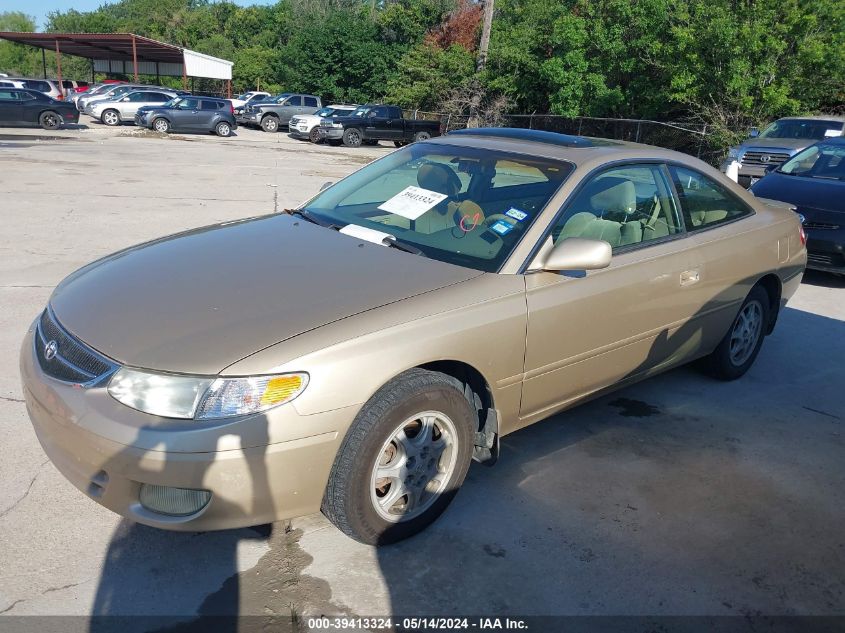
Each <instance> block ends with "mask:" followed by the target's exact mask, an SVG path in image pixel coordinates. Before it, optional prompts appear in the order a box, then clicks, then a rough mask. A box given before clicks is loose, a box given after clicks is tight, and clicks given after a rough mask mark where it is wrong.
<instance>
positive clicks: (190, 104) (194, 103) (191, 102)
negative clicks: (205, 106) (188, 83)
mask: <svg viewBox="0 0 845 633" xmlns="http://www.w3.org/2000/svg"><path fill="white" fill-rule="evenodd" d="M199 107H200V100H199V99H183V100H182V101H180V102H179V109H181V110H197V109H199Z"/></svg>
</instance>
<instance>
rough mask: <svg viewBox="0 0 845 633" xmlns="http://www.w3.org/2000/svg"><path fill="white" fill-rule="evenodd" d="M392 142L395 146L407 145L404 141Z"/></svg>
mask: <svg viewBox="0 0 845 633" xmlns="http://www.w3.org/2000/svg"><path fill="white" fill-rule="evenodd" d="M393 144H394V145H395V146H396V147H405V146H406V145H407V143H406V142H405V141H393Z"/></svg>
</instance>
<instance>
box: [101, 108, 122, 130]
mask: <svg viewBox="0 0 845 633" xmlns="http://www.w3.org/2000/svg"><path fill="white" fill-rule="evenodd" d="M100 120H101V121H102V122H103V123H105V124H106V125H112V126H114V125H120V114H119V113H118V111H117V110H106V111H105V112H103V116H101V117H100Z"/></svg>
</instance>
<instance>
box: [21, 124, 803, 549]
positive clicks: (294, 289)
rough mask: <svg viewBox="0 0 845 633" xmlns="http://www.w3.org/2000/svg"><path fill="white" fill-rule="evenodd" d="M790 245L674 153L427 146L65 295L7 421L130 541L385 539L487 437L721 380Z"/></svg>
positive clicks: (746, 339)
mask: <svg viewBox="0 0 845 633" xmlns="http://www.w3.org/2000/svg"><path fill="white" fill-rule="evenodd" d="M804 241H805V238H804V235H803V233H802V230H801V225H800V223H799V221H798V217H797V216H796V215H795V213H793V212H792V211H791V210H790V209H789V208H788V207H785V206H783V205H780V204H779V203H774V202H767V201H765V200H759V199H756V198H754V197H753V196H752V195H751V194H749V193H748V192H746V191H744V190H743V189H741V188H739V187H737V186H736V185H735V184H733V183H731V182H730V181H728V180H727V179H726V178H725V177H724V176H723V175H721V174H720V173H719V172H717V171H716V170H714V169H712V168H711V167H709V166H707V165H706V164H704V163H702V162H700V161H698V160H696V159H694V158H691V157H689V156H686V155H683V154H679V153H676V152H671V151H666V150H661V149H657V148H653V147H646V146H641V145H630V144H625V143H620V142H614V141H604V140H598V139H586V138H581V137H570V136H563V135H558V134H552V133H546V132H536V131H527V130H511V129H497V130H467V131H464V132H461V133H452V134H449V135H447V136H444V137H441V138H438V139H433V140H431V141H427V142H422V143H414V144H413V145H410V146H408V147H405V148H403V149H401V150H398V151H396V152H394V153H392V154H390V155H388V156H386V157H385V158H383V159H381V160H379V161H377V162H375V163H372V164H370V165H368V166H366V167H364V168H363V169H361V170H360V171H358V172H356V173H353V174H352V175H351V176H349V177H348V178H346V179H344V180H343V181H341V182H339V183H337V184H335V185H334V186H331V187H329V188H328V189H326V190H324V191H322V192H321V193H320V194H318V195H317V196H316V197H314V198H313V199H312V200H310V201H309V202H307V203H306V204H304V205H302V206H301V207H300V208H298V209H295V210H290V211H287V212H285V213H281V214H275V215H269V216H263V217H258V218H251V219H248V220H243V221H241V222H236V223H227V224H225V225H216V226H210V227H206V228H202V229H198V230H195V231H191V232H187V233H183V234H179V235H176V236H172V237H168V238H163V239H160V240H156V241H153V242H150V243H147V244H142V245H140V246H136V247H133V248H129V249H127V250H124V251H121V252H119V253H116V254H114V255H111V256H109V257H106V258H104V259H102V260H100V261H98V262H94V263H93V264H90V265H89V266H86V267H85V268H83V269H81V270H79V271H77V272H76V273H74V274H72V275H71V276H70V277H68V278H67V279H65V280H64V281H63V282H62V283H61V284H60V285H59V286H58V287H57V288H56V290H55V292H54V293H53V295H52V297H51V298H50V302H49V305H48V306H47V307H46V309H45V310H44V312H43V313H42V314H41V315H40V316H39V317H38V318H37V319H36V320H35V322H34V323H33V325H32V327H31V328H30V330H29V332H28V334H27V336H26V340H25V341H24V344H23V348H22V352H21V373H22V377H23V384H24V392H25V395H26V402H27V407H28V410H29V414H30V417H31V419H32V422H33V425H34V427H35V430H36V432H37V434H38V438H39V440H40V441H41V444H42V446H43V447H44V450H45V451H46V453H47V454H48V455H49V457H50V458H51V459H52V460H53V462H54V463H55V465H56V466H57V467H58V468H59V470H60V471H61V472H62V473H63V474H64V475H65V476H66V477H67V478H68V479H69V480H70V481H71V482H73V483H74V484H75V485H76V486H77V487H78V488H79V489H80V490H82V491H83V492H84V493H86V494H87V495H89V496H90V497H91V498H93V499H95V500H96V501H98V502H99V503H101V504H103V505H104V506H105V507H107V508H110V509H111V510H113V511H115V512H117V513H119V514H121V515H123V516H126V517H129V518H131V519H133V520H135V521H138V522H141V523H145V524H147V525H152V526H156V527H160V528H165V529H173V530H214V529H223V528H231V527H238V526H247V525H257V524H262V523H268V522H271V521H275V520H278V519H283V518H290V517H294V516H299V515H303V514H308V513H312V512H316V511H318V510H322V511H323V513H324V514H325V515H326V516H327V517H328V518H329V519H331V520H332V521H333V522H334V524H335V525H336V526H337V527H338V528H340V529H341V530H343V531H344V532H345V533H347V534H348V535H349V536H351V537H353V538H355V539H358V540H360V541H363V542H366V543H387V542H392V541H396V540H399V539H402V538H405V537H407V536H409V535H411V534H414V533H416V532H418V531H419V530H421V529H423V528H424V527H425V526H427V525H428V524H430V523H431V522H432V521H434V520H435V519H436V518H437V517H438V516H439V515H440V514H441V513H442V512H443V510H444V509H445V508H446V506H447V505H448V504H449V502H450V501H451V500H452V498H453V497H454V495H455V493H456V492H457V490H458V488H459V487H460V486H461V483H462V482H463V480H464V477H465V475H466V473H467V470H468V468H469V465H470V462H471V460H472V459H476V460H477V461H483V462H488V463H492V462H493V461H495V460H496V459H497V457H498V454H499V439H500V438H501V437H502V436H504V435H506V434H508V433H511V432H513V431H516V430H518V429H520V428H522V427H524V426H527V425H529V424H532V423H534V422H537V421H539V420H542V419H543V418H546V417H548V416H550V415H552V414H554V413H556V412H558V411H562V410H564V409H566V408H568V407H571V406H573V405H575V404H577V403H579V402H582V401H584V400H586V399H589V398H593V397H596V396H597V395H600V394H602V393H605V392H606V391H608V390H611V389H617V388H619V387H621V386H623V385H629V384H631V383H633V382H635V381H638V380H642V379H644V378H647V377H649V376H653V375H654V374H656V373H658V372H661V371H664V370H667V369H669V368H672V367H676V366H678V365H680V364H682V363H687V362H690V361H693V360H699V361H700V363H701V365H702V366H703V367H704V368H705V369H706V370H707V371H708V372H709V373H710V374H712V375H713V376H716V377H718V378H721V379H726V380H731V379H735V378H739V377H740V376H742V375H743V374H744V373H745V372H746V371H747V370H748V368H749V367H750V366H751V364H752V363H753V362H754V359H755V358H756V356H757V354H758V352H759V351H760V347H761V344H762V342H763V339H764V337H765V336H766V335H767V334H769V333H770V332H771V331H772V329H773V328H774V326H775V322H776V320H777V316H778V312H779V311H780V309H781V308H782V307H783V305H784V304H785V303H786V301H787V299H788V298H789V297H790V296H791V295H792V294H793V292H794V291H795V289H796V288H797V287H798V285H799V283H800V281H801V277H802V274H803V271H804V266H805V263H806V250H805V246H804ZM702 389H707V382H706V381H704V382H702Z"/></svg>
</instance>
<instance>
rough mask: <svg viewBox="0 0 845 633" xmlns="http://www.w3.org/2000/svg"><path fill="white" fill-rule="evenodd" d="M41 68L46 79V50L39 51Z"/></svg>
mask: <svg viewBox="0 0 845 633" xmlns="http://www.w3.org/2000/svg"><path fill="white" fill-rule="evenodd" d="M41 68H42V69H43V70H44V79H47V49H46V48H42V49H41Z"/></svg>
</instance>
